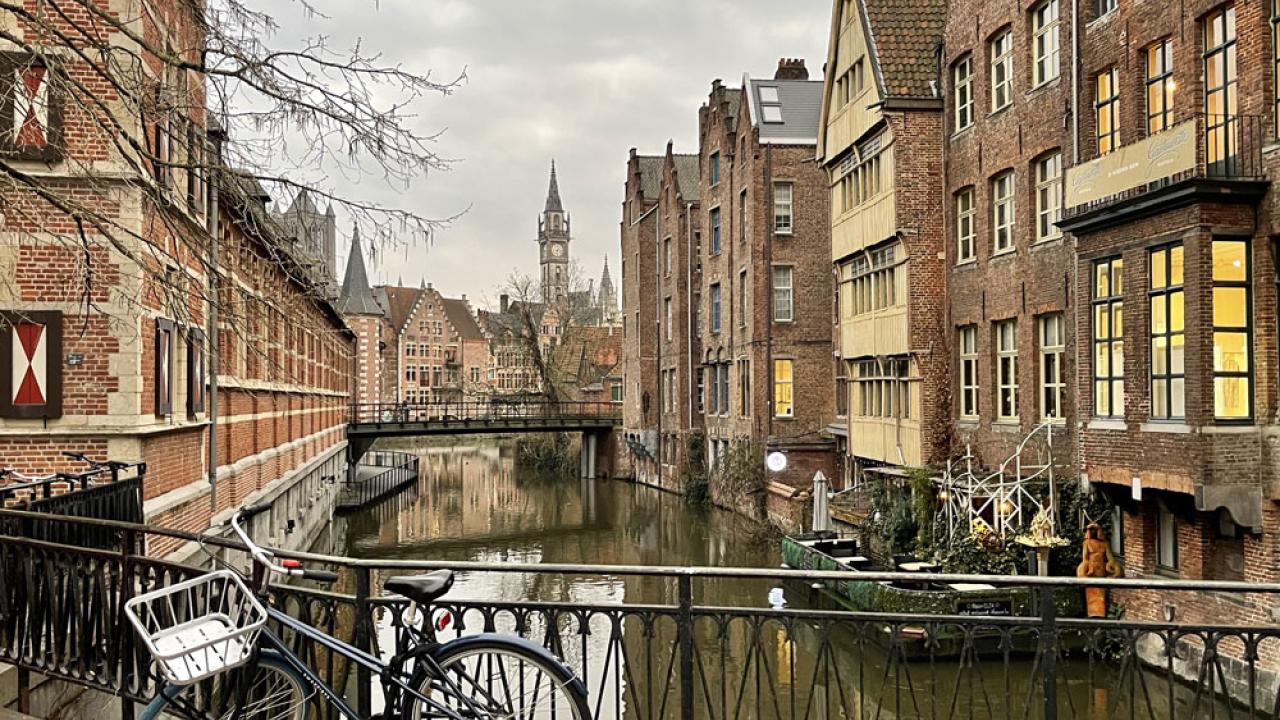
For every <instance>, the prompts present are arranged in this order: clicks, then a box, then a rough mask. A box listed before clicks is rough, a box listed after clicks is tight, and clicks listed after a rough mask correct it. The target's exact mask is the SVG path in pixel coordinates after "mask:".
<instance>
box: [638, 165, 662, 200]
mask: <svg viewBox="0 0 1280 720" xmlns="http://www.w3.org/2000/svg"><path fill="white" fill-rule="evenodd" d="M639 159H640V192H641V193H642V194H643V195H644V196H645V197H646V198H656V197H658V192H659V191H660V190H661V188H662V161H663V157H662V156H661V155H641V156H639Z"/></svg>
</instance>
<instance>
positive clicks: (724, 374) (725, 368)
mask: <svg viewBox="0 0 1280 720" xmlns="http://www.w3.org/2000/svg"><path fill="white" fill-rule="evenodd" d="M719 368H720V414H721V415H728V414H729V363H721V364H720V365H719Z"/></svg>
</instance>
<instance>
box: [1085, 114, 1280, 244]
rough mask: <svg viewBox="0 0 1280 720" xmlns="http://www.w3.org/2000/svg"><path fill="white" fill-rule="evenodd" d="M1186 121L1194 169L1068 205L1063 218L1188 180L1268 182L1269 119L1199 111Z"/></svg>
mask: <svg viewBox="0 0 1280 720" xmlns="http://www.w3.org/2000/svg"><path fill="white" fill-rule="evenodd" d="M1186 120H1187V121H1193V122H1195V164H1194V166H1193V167H1192V168H1191V169H1189V170H1185V171H1182V172H1179V173H1176V174H1173V175H1170V176H1168V177H1166V178H1160V179H1158V180H1155V181H1154V182H1150V183H1145V184H1143V185H1140V186H1138V187H1133V188H1129V189H1126V190H1123V191H1121V192H1119V193H1115V194H1113V195H1109V196H1107V197H1104V198H1101V199H1099V200H1095V201H1092V202H1087V203H1082V204H1079V205H1074V206H1068V207H1065V208H1064V209H1063V214H1062V215H1063V219H1064V220H1072V219H1074V218H1077V217H1080V216H1082V215H1086V214H1088V213H1090V212H1092V211H1094V210H1099V209H1102V208H1105V207H1109V206H1112V205H1115V204H1117V203H1121V202H1124V201H1128V200H1133V199H1136V198H1139V197H1141V196H1143V195H1147V194H1149V193H1153V192H1157V191H1160V190H1163V189H1165V188H1169V187H1172V186H1174V185H1178V184H1179V183H1182V182H1184V181H1188V180H1221V181H1245V182H1248V181H1252V182H1264V181H1266V180H1267V179H1268V178H1267V174H1266V168H1265V165H1264V164H1263V159H1262V149H1263V147H1264V146H1265V145H1266V143H1267V142H1268V135H1269V129H1270V124H1269V123H1268V121H1267V118H1265V117H1263V116H1261V115H1238V114H1237V115H1215V114H1209V113H1196V114H1194V115H1192V116H1190V117H1189V118H1187V119H1186ZM1176 124H1177V123H1174V125H1176ZM1147 137H1158V136H1150V135H1148V136H1147ZM1143 139H1146V138H1143ZM1121 149H1123V147H1122V148H1121Z"/></svg>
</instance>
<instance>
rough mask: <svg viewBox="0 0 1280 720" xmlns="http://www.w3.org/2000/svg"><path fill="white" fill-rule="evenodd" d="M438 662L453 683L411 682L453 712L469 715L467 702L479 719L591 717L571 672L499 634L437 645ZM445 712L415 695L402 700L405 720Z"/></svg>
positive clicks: (584, 719) (422, 678) (423, 678)
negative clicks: (481, 638) (503, 638)
mask: <svg viewBox="0 0 1280 720" xmlns="http://www.w3.org/2000/svg"><path fill="white" fill-rule="evenodd" d="M436 662H437V663H439V665H440V668H441V669H442V670H443V671H444V674H445V677H447V678H448V680H449V682H450V683H452V685H453V688H454V689H450V688H449V687H448V686H447V685H446V684H445V683H444V682H443V681H442V680H441V679H440V678H433V677H426V676H425V675H423V676H420V677H419V678H418V679H417V680H416V682H415V683H414V684H415V686H416V687H417V689H418V692H419V693H421V694H422V695H424V696H426V697H429V698H431V699H432V700H434V701H435V702H437V703H439V704H440V705H442V706H444V707H445V708H449V709H450V710H453V711H454V712H456V713H457V714H458V715H460V716H463V717H470V716H472V715H473V711H472V709H471V705H474V707H475V708H476V710H478V711H479V712H480V713H481V716H482V717H515V718H521V719H522V720H524V719H525V718H528V719H529V720H542V719H547V720H550V719H551V718H556V719H557V720H590V718H591V710H590V708H589V707H588V706H587V697H586V693H585V692H584V691H583V690H582V686H581V683H578V682H576V681H575V680H574V678H573V673H572V672H571V671H569V670H567V669H566V668H565V667H564V666H562V665H559V664H558V663H555V662H554V661H553V660H551V659H549V658H547V657H546V656H545V655H542V654H539V653H536V652H533V651H531V650H529V649H528V648H525V647H524V646H522V645H518V644H516V643H508V642H504V641H503V640H502V639H501V638H495V639H493V640H488V641H483V642H475V641H472V642H468V643H466V644H460V645H456V646H454V648H452V649H451V648H450V647H449V646H448V645H446V646H445V647H443V648H441V650H440V653H439V654H438V655H437V656H436ZM442 716H444V714H443V713H441V712H440V711H439V710H438V709H436V708H433V707H431V706H428V705H427V704H426V703H424V702H422V701H421V700H419V699H418V698H416V697H411V698H409V699H408V702H407V703H406V706H405V709H404V714H403V717H404V718H406V720H426V719H427V718H438V717H442Z"/></svg>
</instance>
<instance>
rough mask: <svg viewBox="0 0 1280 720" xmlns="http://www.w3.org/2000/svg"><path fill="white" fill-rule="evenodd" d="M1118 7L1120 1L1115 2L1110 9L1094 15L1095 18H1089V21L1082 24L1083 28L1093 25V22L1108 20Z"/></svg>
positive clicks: (1113, 15)
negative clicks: (1114, 5)
mask: <svg viewBox="0 0 1280 720" xmlns="http://www.w3.org/2000/svg"><path fill="white" fill-rule="evenodd" d="M1119 7H1120V3H1116V7H1113V8H1111V9H1110V10H1108V11H1106V12H1105V13H1103V14H1102V15H1099V16H1098V17H1096V18H1094V19H1092V20H1090V21H1089V22H1087V23H1085V24H1084V26H1085V28H1086V29H1087V28H1089V27H1091V26H1092V25H1094V24H1095V23H1103V22H1106V21H1108V20H1110V19H1111V18H1113V17H1115V15H1116V10H1117V9H1118V8H1119Z"/></svg>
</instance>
